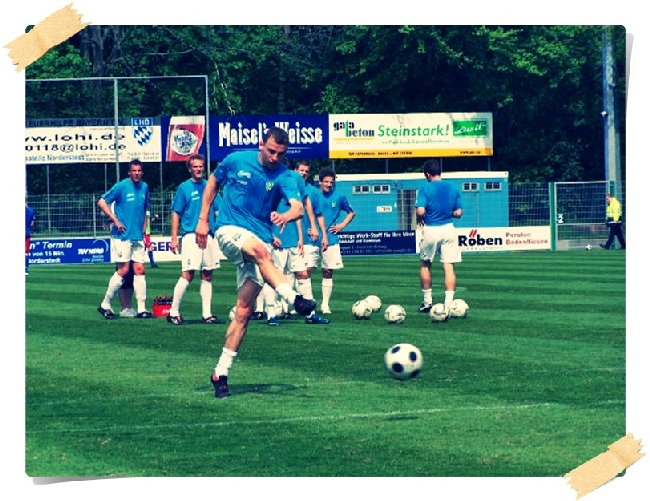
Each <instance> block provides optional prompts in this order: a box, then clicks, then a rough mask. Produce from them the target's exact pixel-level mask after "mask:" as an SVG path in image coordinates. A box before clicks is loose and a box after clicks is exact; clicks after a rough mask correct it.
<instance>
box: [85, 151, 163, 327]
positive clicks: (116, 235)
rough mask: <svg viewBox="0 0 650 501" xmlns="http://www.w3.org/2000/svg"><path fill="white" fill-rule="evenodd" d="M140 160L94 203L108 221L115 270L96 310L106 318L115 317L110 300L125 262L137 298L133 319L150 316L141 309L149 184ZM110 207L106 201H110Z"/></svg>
mask: <svg viewBox="0 0 650 501" xmlns="http://www.w3.org/2000/svg"><path fill="white" fill-rule="evenodd" d="M142 174H143V172H142V162H140V160H137V159H134V160H131V161H130V162H129V177H128V178H127V179H123V180H122V181H119V182H117V183H115V184H114V185H113V187H111V189H109V190H108V191H107V192H106V193H104V194H103V195H102V196H101V197H100V199H99V200H98V202H97V205H98V206H99V208H100V209H101V210H102V212H103V213H104V214H106V216H107V217H108V218H109V219H110V220H111V221H112V223H113V224H112V226H111V256H113V259H114V261H115V262H116V263H117V270H116V271H115V273H113V275H111V278H110V279H109V281H108V287H107V288H106V293H105V295H104V299H103V300H102V302H101V304H100V305H99V307H98V308H97V311H98V312H99V313H100V314H101V315H102V316H103V317H104V318H106V319H108V320H112V319H114V318H116V317H117V315H115V312H114V311H113V309H112V308H111V300H112V299H113V296H115V293H116V292H117V291H118V290H119V288H120V287H121V286H122V283H123V281H124V277H125V276H126V274H127V273H128V272H129V261H131V260H132V261H133V272H134V277H133V289H134V291H135V298H136V301H137V305H138V306H137V309H138V312H137V314H136V318H151V317H152V315H151V313H150V312H149V311H147V309H146V308H145V303H146V300H147V282H146V279H145V268H144V262H145V259H146V249H148V248H149V247H151V242H150V241H149V239H145V237H144V235H145V225H146V218H145V214H146V212H147V209H148V208H149V186H148V185H147V183H146V182H144V181H143V180H142ZM113 203H114V206H113V208H114V209H111V206H110V204H113Z"/></svg>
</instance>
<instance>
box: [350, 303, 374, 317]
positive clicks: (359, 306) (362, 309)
mask: <svg viewBox="0 0 650 501" xmlns="http://www.w3.org/2000/svg"><path fill="white" fill-rule="evenodd" d="M352 315H353V316H354V318H356V319H357V320H367V319H369V318H370V316H371V315H372V308H371V307H370V305H369V304H368V303H367V302H366V301H365V300H364V299H362V300H360V301H357V302H356V303H354V304H353V305H352Z"/></svg>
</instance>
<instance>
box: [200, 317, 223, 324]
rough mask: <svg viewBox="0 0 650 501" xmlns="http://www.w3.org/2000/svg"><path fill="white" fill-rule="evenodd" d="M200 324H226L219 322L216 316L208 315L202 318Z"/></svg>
mask: <svg viewBox="0 0 650 501" xmlns="http://www.w3.org/2000/svg"><path fill="white" fill-rule="evenodd" d="M201 323H202V324H225V323H226V322H225V321H223V320H221V319H220V318H219V317H217V316H216V315H210V316H209V317H207V318H202V319H201Z"/></svg>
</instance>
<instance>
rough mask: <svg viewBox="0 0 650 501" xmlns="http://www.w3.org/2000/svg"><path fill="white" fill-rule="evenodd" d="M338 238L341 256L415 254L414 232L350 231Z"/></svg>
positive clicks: (340, 234)
mask: <svg viewBox="0 0 650 501" xmlns="http://www.w3.org/2000/svg"><path fill="white" fill-rule="evenodd" d="M339 238H340V246H341V254H342V255H343V256H369V255H375V254H415V230H396V231H381V230H378V231H350V232H342V233H339Z"/></svg>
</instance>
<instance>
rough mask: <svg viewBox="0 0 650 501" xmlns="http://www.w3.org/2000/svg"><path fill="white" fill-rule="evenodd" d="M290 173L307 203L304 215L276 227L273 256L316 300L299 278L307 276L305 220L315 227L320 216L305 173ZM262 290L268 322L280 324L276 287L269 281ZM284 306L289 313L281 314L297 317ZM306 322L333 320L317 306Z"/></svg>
mask: <svg viewBox="0 0 650 501" xmlns="http://www.w3.org/2000/svg"><path fill="white" fill-rule="evenodd" d="M288 174H289V175H290V176H293V177H294V178H295V180H296V183H297V185H298V189H299V190H300V195H301V197H302V202H303V206H304V215H303V217H302V218H300V219H297V220H296V221H292V222H291V223H289V224H287V225H286V226H285V227H284V228H280V227H278V226H274V227H273V237H274V240H273V259H274V263H275V265H276V266H277V267H278V268H279V269H280V270H282V271H283V272H284V274H285V276H286V277H287V281H288V282H289V283H290V284H291V285H292V287H297V291H298V292H299V293H300V294H302V296H303V297H305V298H306V299H312V300H313V294H312V292H311V288H310V289H309V290H307V288H306V287H300V286H299V285H298V282H297V280H298V279H299V278H300V277H302V278H304V277H305V276H306V275H307V263H306V260H305V249H304V240H305V237H304V234H303V220H304V219H307V221H308V225H309V229H310V230H315V229H316V216H315V215H314V210H313V208H312V205H311V200H310V199H309V196H308V195H307V187H306V184H305V180H304V178H303V176H301V175H300V173H299V172H298V171H297V170H290V171H289V172H288ZM288 209H289V205H288V204H287V203H286V202H281V204H280V208H279V210H280V211H285V210H288ZM316 231H317V230H316ZM301 285H302V284H301ZM262 294H263V295H264V298H265V300H266V301H265V302H266V305H267V306H266V311H267V316H268V320H267V324H269V325H279V321H280V318H276V317H274V307H275V301H276V300H275V299H274V297H273V295H275V291H273V289H271V288H270V287H269V286H268V284H265V285H264V287H263V288H262ZM284 310H285V313H284V314H283V315H282V317H281V318H283V319H286V320H293V319H294V318H295V317H294V315H293V313H294V312H291V311H289V309H288V308H287V306H286V305H284ZM305 323H307V324H329V323H330V321H329V320H328V319H326V318H322V317H320V316H318V315H316V310H315V309H314V311H312V312H310V313H309V314H308V315H306V317H305Z"/></svg>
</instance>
